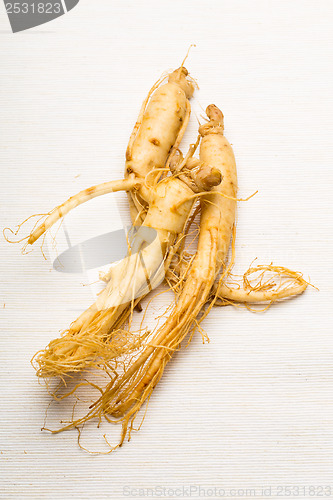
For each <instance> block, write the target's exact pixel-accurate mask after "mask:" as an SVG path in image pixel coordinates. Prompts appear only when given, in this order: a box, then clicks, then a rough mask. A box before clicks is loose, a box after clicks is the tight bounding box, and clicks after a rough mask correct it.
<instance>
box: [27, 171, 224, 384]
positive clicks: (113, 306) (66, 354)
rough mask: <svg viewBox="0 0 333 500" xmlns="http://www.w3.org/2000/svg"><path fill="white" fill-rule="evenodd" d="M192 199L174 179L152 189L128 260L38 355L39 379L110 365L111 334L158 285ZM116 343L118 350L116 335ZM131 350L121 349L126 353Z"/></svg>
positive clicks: (178, 181)
mask: <svg viewBox="0 0 333 500" xmlns="http://www.w3.org/2000/svg"><path fill="white" fill-rule="evenodd" d="M211 170H212V169H207V168H205V172H207V175H208V176H209V177H210V179H211V183H207V187H209V188H212V187H214V185H215V184H216V183H217V182H218V181H219V180H220V179H219V178H218V177H217V176H214V175H212V172H211ZM199 178H200V179H201V176H200V175H199ZM200 182H201V181H200ZM192 194H193V191H192V190H191V189H190V188H189V186H188V185H186V184H185V183H184V182H182V181H181V180H180V179H178V178H176V177H167V178H165V179H164V180H162V181H160V182H159V183H157V184H156V186H155V187H154V188H153V189H151V191H150V196H149V197H148V201H149V209H148V213H147V216H146V218H145V221H144V227H143V228H141V232H139V235H138V236H137V237H136V238H134V241H133V244H132V247H131V254H130V255H129V256H128V258H127V259H125V260H124V261H122V262H121V263H120V264H119V265H118V266H116V267H115V268H112V269H111V270H110V274H109V276H108V278H111V279H110V281H109V282H108V284H107V286H106V288H105V289H104V290H103V291H102V293H101V294H100V296H99V297H98V299H97V301H96V303H95V304H93V305H92V306H91V307H90V308H89V309H88V310H87V311H85V312H84V313H83V314H82V315H81V316H80V317H79V318H78V319H77V320H76V321H74V322H73V323H72V325H71V326H70V329H69V331H67V332H65V334H64V335H63V336H62V337H60V338H59V339H56V340H53V341H52V342H51V343H50V344H49V346H48V347H47V348H46V349H45V350H44V351H41V352H40V353H39V354H38V355H37V357H36V358H35V362H36V364H37V374H38V375H39V376H42V377H50V376H64V375H66V374H68V373H71V372H75V371H81V370H82V369H83V368H88V367H89V366H93V365H95V364H96V362H97V358H98V357H100V359H101V360H102V362H103V363H107V362H109V361H110V360H111V359H113V355H114V345H113V341H112V331H116V330H115V329H117V328H120V327H121V325H122V324H123V323H124V321H125V320H126V319H127V318H128V317H129V315H130V314H131V312H132V311H133V308H134V306H135V305H136V304H137V303H138V302H139V301H140V300H141V299H142V298H143V297H144V296H145V295H146V294H147V293H148V292H149V291H150V290H151V289H152V288H154V287H155V286H156V283H157V284H158V283H159V282H160V281H161V272H162V271H163V273H162V279H163V277H164V263H165V261H166V259H167V256H168V252H169V251H170V249H171V247H172V245H174V244H175V243H176V242H177V238H178V236H179V235H180V234H182V232H183V231H184V228H185V225H186V222H187V220H188V217H189V215H190V212H191V208H192V206H193V202H194V200H193V199H192ZM181 200H182V203H181V204H180V206H179V207H178V208H177V209H176V208H175V206H176V205H178V204H179V201H181ZM146 228H152V229H154V230H155V231H156V235H157V236H156V238H155V244H153V245H149V246H147V244H146V241H145V239H144V238H142V231H143V230H144V229H146ZM116 339H117V344H116V348H118V336H117V334H116ZM104 341H105V342H108V343H109V346H108V347H106V348H105V349H104V350H103V349H102V350H100V351H99V350H98V349H95V345H96V346H98V345H100V343H101V342H104ZM130 346H131V344H126V345H125V350H126V349H130ZM92 347H93V348H92ZM135 347H137V346H135ZM105 355H107V358H105Z"/></svg>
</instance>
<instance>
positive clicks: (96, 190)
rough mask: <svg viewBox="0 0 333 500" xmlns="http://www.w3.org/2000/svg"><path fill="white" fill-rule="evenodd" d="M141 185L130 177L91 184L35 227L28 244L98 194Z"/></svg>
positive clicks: (130, 188) (127, 189)
mask: <svg viewBox="0 0 333 500" xmlns="http://www.w3.org/2000/svg"><path fill="white" fill-rule="evenodd" d="M139 185H140V182H139V181H138V180H137V179H133V178H129V179H122V180H116V181H110V182H103V183H102V184H98V185H96V186H91V187H90V188H87V189H84V190H83V191H80V193H77V194H76V195H74V196H72V197H71V198H69V199H68V200H67V201H65V202H64V203H62V204H61V205H59V206H57V207H56V208H54V209H53V210H52V211H51V212H49V214H48V216H47V218H46V219H45V221H44V222H43V223H42V224H41V225H40V226H38V227H37V229H34V230H33V231H32V232H31V234H30V236H29V239H28V244H29V245H32V244H33V243H34V242H35V241H36V240H38V238H40V236H42V234H44V233H45V231H47V230H48V229H49V228H50V227H51V226H53V224H55V223H56V222H57V221H58V220H59V219H61V218H62V217H64V216H65V215H66V214H68V212H69V211H70V210H73V208H76V207H78V206H79V205H81V204H82V203H85V202H86V201H89V200H92V199H93V198H96V197H97V196H102V195H103V194H108V193H115V192H117V191H131V190H133V189H134V190H135V189H136V188H137V187H138V186H139Z"/></svg>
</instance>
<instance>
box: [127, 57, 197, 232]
mask: <svg viewBox="0 0 333 500" xmlns="http://www.w3.org/2000/svg"><path fill="white" fill-rule="evenodd" d="M162 81H163V79H162V80H159V81H158V82H157V83H156V84H155V85H154V86H153V87H152V89H151V90H150V92H149V94H148V96H147V97H146V99H145V100H144V102H143V104H142V107H141V111H140V114H139V117H138V120H137V122H136V124H135V126H134V129H133V132H132V134H131V137H130V140H129V143H128V147H127V151H126V166H125V176H128V175H130V174H132V173H134V175H135V177H136V178H138V179H144V178H145V177H146V175H147V174H148V173H150V172H151V171H154V170H156V175H157V176H160V175H161V174H160V172H159V170H160V169H163V168H165V167H167V168H168V161H169V160H170V159H171V158H172V156H173V154H174V152H175V151H176V150H177V148H178V147H179V144H180V141H181V139H182V137H183V135H184V132H185V130H186V127H187V124H188V121H189V117H190V112H191V107H190V103H189V99H190V98H191V97H192V94H193V92H194V86H195V84H194V80H193V79H192V78H190V77H189V75H188V71H187V70H186V69H185V68H184V67H183V66H181V67H180V68H178V69H177V70H175V71H174V72H173V73H171V74H170V75H169V77H168V82H167V83H166V84H164V85H161V83H162ZM128 197H129V202H130V211H131V218H132V222H133V223H135V224H142V222H143V220H144V216H145V213H146V212H147V209H148V200H147V198H146V196H145V193H143V192H142V191H141V190H139V192H136V193H129V195H128Z"/></svg>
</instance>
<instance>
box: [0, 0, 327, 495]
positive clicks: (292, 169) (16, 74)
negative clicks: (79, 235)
mask: <svg viewBox="0 0 333 500" xmlns="http://www.w3.org/2000/svg"><path fill="white" fill-rule="evenodd" d="M332 22H333V6H332V3H331V2H330V1H329V0H319V1H315V0H303V1H298V0H296V1H295V0H294V1H290V0H279V1H274V0H273V1H272V0H262V1H260V0H251V1H248V0H236V1H235V0H232V1H229V2H226V1H224V0H223V1H209V0H208V1H207V0H206V1H200V2H199V1H198V0H192V1H188V0H186V1H182V2H180V1H174V0H170V1H160V2H156V1H154V2H153V1H148V0H144V1H141V2H139V1H138V2H130V1H127V0H122V1H120V2H115V1H110V0H98V1H91V0H80V3H79V4H78V5H77V7H76V8H75V9H73V10H72V11H71V12H70V13H68V14H66V15H65V16H63V17H60V18H59V19H57V20H55V21H53V22H52V23H49V24H46V25H44V26H41V27H38V28H34V29H32V30H30V31H27V32H22V33H17V34H12V33H11V31H10V28H9V23H8V19H7V17H6V13H5V9H4V6H3V5H2V4H0V51H1V65H0V67H1V94H0V99H1V104H0V110H1V111H0V116H1V186H0V188H1V194H0V200H1V226H2V227H4V226H8V225H9V226H15V224H17V223H18V222H20V221H22V220H23V219H24V218H25V217H27V216H29V215H31V214H33V213H38V212H45V211H48V210H50V209H51V208H53V206H55V205H57V204H58V203H60V202H62V201H63V200H65V199H66V198H67V197H68V196H70V195H72V194H74V193H75V192H77V191H79V190H80V189H83V188H85V187H88V186H90V185H92V184H95V183H98V182H103V181H107V180H110V179H117V178H120V177H121V176H122V173H123V165H124V152H125V149H126V144H127V140H128V137H129V134H130V132H131V127H132V126H133V123H134V121H135V119H136V116H137V113H138V110H139V107H140V105H141V102H142V100H143V98H144V96H145V95H146V93H147V91H148V89H149V87H150V86H151V85H152V83H153V82H154V81H155V80H156V79H157V78H158V77H159V76H160V74H161V73H162V72H163V71H164V70H167V69H170V68H175V67H177V66H178V65H179V64H180V62H181V60H182V59H183V57H184V56H185V53H186V51H187V49H188V47H189V45H190V44H191V43H195V44H196V45H197V47H196V48H195V49H192V51H191V53H190V57H189V59H188V61H187V63H186V66H187V67H188V69H189V70H190V72H191V74H192V75H193V76H194V77H195V78H197V80H198V83H199V85H200V91H199V92H197V93H196V98H195V102H194V113H193V115H192V123H191V126H190V127H189V130H188V133H187V134H186V137H185V141H184V149H185V147H186V145H187V144H188V143H189V142H190V141H191V140H193V138H194V137H195V135H196V129H197V120H196V115H197V116H198V117H199V115H200V113H201V108H200V106H201V107H202V108H205V107H206V105H207V104H209V103H211V102H214V103H216V104H217V105H218V106H220V107H221V109H222V110H223V112H224V115H225V126H226V136H227V137H228V139H229V141H230V142H231V143H232V144H233V146H234V151H235V155H236V159H237V165H238V175H239V189H240V191H239V193H240V195H241V196H243V197H245V196H248V195H249V194H251V193H252V192H253V191H255V190H256V189H258V190H259V193H258V194H257V195H256V196H255V197H254V198H253V199H251V200H250V201H249V202H247V203H243V204H240V205H239V210H238V216H237V229H238V239H237V266H236V270H237V271H240V272H243V271H245V270H246V268H247V267H248V265H249V264H250V263H251V261H252V260H253V259H254V258H255V257H258V259H259V260H258V262H259V263H269V262H271V261H273V262H274V263H276V264H281V265H285V266H288V267H291V268H292V269H295V270H299V271H302V272H303V273H304V274H305V276H306V277H308V276H309V277H310V279H311V282H312V283H313V284H315V285H316V286H317V287H318V288H319V289H320V291H319V292H317V291H315V290H313V289H309V290H308V291H306V293H305V294H304V295H302V296H301V297H299V298H297V299H295V300H291V301H288V302H286V303H283V304H279V305H276V306H274V307H272V308H271V309H270V310H268V311H267V312H265V313H263V314H252V313H250V312H248V311H247V310H246V309H236V308H232V307H228V308H223V309H218V308H216V309H215V310H213V311H212V312H211V313H210V315H209V317H208V318H207V319H206V321H205V322H204V327H205V329H206V331H207V333H208V335H209V337H210V339H211V342H210V344H206V345H202V343H201V338H200V336H199V335H197V336H196V338H195V339H194V340H193V342H192V344H191V345H190V347H188V348H187V349H184V350H182V351H181V352H179V353H178V354H177V355H176V356H175V359H174V360H173V361H172V362H171V363H170V364H169V365H168V366H167V369H166V371H165V374H164V376H163V379H162V381H161V382H160V384H159V385H158V388H157V389H156V390H155V392H154V394H153V397H152V398H151V402H150V406H149V411H148V414H147V417H146V420H145V422H144V425H143V427H142V429H141V431H140V432H139V433H136V434H134V436H133V439H132V441H131V442H130V443H126V444H125V445H124V446H123V448H122V449H120V450H117V451H116V453H114V454H111V455H107V456H105V455H98V456H92V455H89V454H87V453H85V452H83V451H81V450H80V449H79V448H78V445H77V442H76V438H77V435H76V431H70V432H67V433H63V434H60V435H56V436H52V435H50V434H48V433H45V432H44V433H42V432H41V431H40V428H41V426H42V423H43V419H44V412H45V408H46V406H47V404H48V402H49V397H48V395H47V394H46V391H45V388H44V387H43V386H41V385H39V384H38V381H37V378H36V377H35V374H34V370H33V369H32V367H31V366H30V358H31V356H32V355H33V354H34V353H35V352H36V351H37V350H38V349H40V348H42V347H44V346H45V345H46V344H47V343H48V342H49V340H50V339H52V338H54V337H55V336H56V335H58V332H59V331H60V330H62V329H64V328H66V327H67V326H68V324H69V323H70V321H71V320H73V319H74V317H75V316H76V314H77V310H80V308H82V307H83V306H84V305H85V303H89V300H90V298H89V297H87V296H86V294H87V291H86V290H87V289H84V287H82V285H81V284H80V283H78V282H75V280H74V279H72V278H71V277H70V276H64V275H62V274H60V273H56V272H55V271H52V272H51V271H50V270H51V263H50V261H48V262H45V261H44V260H43V257H42V256H41V253H40V251H39V249H38V247H36V249H35V251H34V252H33V253H31V254H29V255H26V256H22V255H21V254H20V247H19V246H15V245H9V244H7V243H6V242H5V241H4V240H3V238H1V264H0V265H1V291H0V300H1V309H0V312H1V328H2V334H1V339H0V341H1V347H0V367H1V369H0V377H1V390H0V396H1V401H0V412H1V421H0V422H1V425H0V437H1V443H0V451H1V454H0V460H1V489H0V496H1V497H2V498H5V499H25V498H34V499H44V498H46V499H69V498H78V499H88V498H99V499H104V498H112V499H113V498H115V499H118V498H122V495H123V493H128V492H129V491H130V490H132V493H133V494H135V493H136V494H137V495H139V496H137V497H139V498H144V497H143V493H142V492H141V493H140V494H139V492H138V488H155V487H156V486H165V487H170V488H173V489H174V490H175V489H176V488H181V487H183V486H189V485H192V486H195V485H201V487H202V488H209V487H218V488H224V489H225V490H226V495H227V494H228V491H229V489H230V488H235V489H236V490H239V489H240V490H245V489H250V488H256V490H257V495H258V496H260V497H261V498H264V497H265V495H264V496H263V495H261V493H260V492H261V490H262V488H263V487H269V486H272V488H273V489H272V498H274V496H275V493H276V491H277V490H276V488H277V487H278V486H289V485H294V486H311V485H314V486H326V485H331V486H332V487H333V474H332V473H333V403H332V391H333V370H332V367H333V357H332V354H333V338H332V277H333V276H332V262H331V257H332V250H333V240H332V208H331V206H332V181H333V173H332V171H333V165H332V113H333V109H332V84H333V78H332V77H333V71H332V57H333V51H332ZM111 203H112V202H111ZM117 203H118V204H119V206H120V213H121V217H122V220H125V219H126V217H127V206H126V199H125V198H124V197H122V196H120V197H118V202H117ZM93 204H94V202H91V209H92V210H93V207H94V205H93ZM96 207H97V205H96V206H95V208H96ZM101 217H102V215H101ZM77 220H78V224H79V225H80V224H81V227H85V219H84V218H82V217H81V218H80V217H78V219H77ZM101 220H103V221H104V222H103V224H104V223H106V231H108V230H109V229H110V227H114V225H115V224H118V225H119V224H121V222H122V220H121V219H120V217H119V216H118V215H117V213H115V214H114V215H113V216H110V215H107V217H106V216H105V213H104V218H102V219H101ZM163 300H165V299H163ZM163 300H162V299H159V301H158V300H157V301H156V302H155V303H154V304H155V305H154V307H153V311H152V314H155V313H157V312H160V309H159V308H160V306H161V305H162V304H163ZM148 319H149V318H148ZM58 411H59V418H61V416H62V411H63V408H62V406H61V405H60V407H59V409H58ZM116 431H117V430H116V429H115V428H114V427H113V426H112V428H111V429H110V428H107V432H108V434H109V436H110V439H114V440H116V438H117V432H116ZM89 444H90V445H92V446H91V448H93V449H99V445H100V441H99V438H98V439H97V436H96V440H95V439H91V440H90V442H89ZM124 487H128V488H127V489H125V490H124ZM294 491H296V490H294ZM166 493H167V492H166ZM229 493H230V491H229ZM230 494H233V495H234V498H250V493H249V492H248V493H247V494H246V492H243V491H240V492H238V493H235V492H234V491H233V492H232V493H230ZM167 495H168V493H167ZM167 495H166V496H167ZM332 495H333V490H332ZM196 496H198V494H195V492H194V490H192V497H194V498H195V497H196ZM266 496H267V497H268V494H267V493H266ZM169 497H171V492H169ZM305 497H306V498H310V493H309V491H308V492H306V493H305ZM213 498H215V497H213Z"/></svg>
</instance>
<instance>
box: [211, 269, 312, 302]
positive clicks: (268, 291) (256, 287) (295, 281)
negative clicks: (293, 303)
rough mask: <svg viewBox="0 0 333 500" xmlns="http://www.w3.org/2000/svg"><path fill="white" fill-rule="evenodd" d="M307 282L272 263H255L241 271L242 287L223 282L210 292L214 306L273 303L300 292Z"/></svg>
mask: <svg viewBox="0 0 333 500" xmlns="http://www.w3.org/2000/svg"><path fill="white" fill-rule="evenodd" d="M308 285H309V283H308V282H307V281H306V280H305V279H304V278H303V276H302V274H301V273H299V272H296V271H292V270H291V269H288V268H286V267H283V266H274V265H273V264H269V265H259V266H256V267H250V268H249V269H248V270H247V271H246V273H244V275H243V287H241V286H240V285H238V287H237V288H234V287H232V286H231V285H229V284H228V283H225V282H224V283H221V284H216V285H215V286H214V288H213V294H212V295H213V297H214V298H215V299H216V301H215V305H228V304H250V303H252V304H254V303H264V302H270V303H273V302H276V301H278V300H281V299H286V298H290V297H293V296H296V295H300V294H301V293H303V292H304V291H305V289H306V288H307V286H308Z"/></svg>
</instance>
